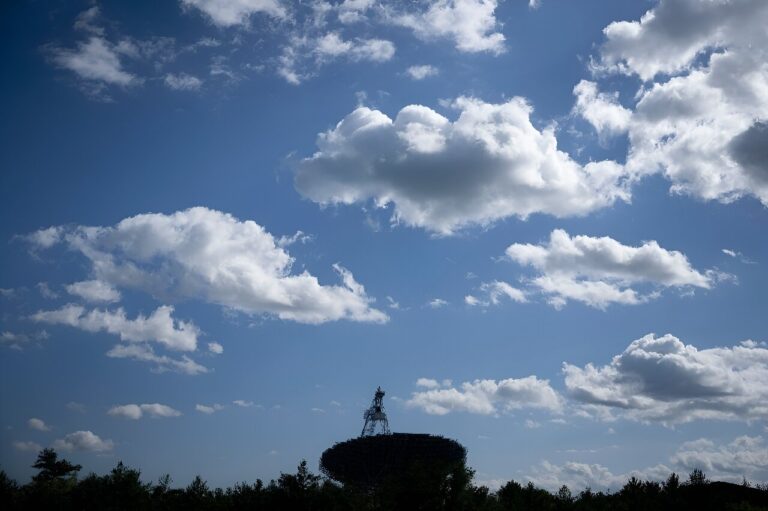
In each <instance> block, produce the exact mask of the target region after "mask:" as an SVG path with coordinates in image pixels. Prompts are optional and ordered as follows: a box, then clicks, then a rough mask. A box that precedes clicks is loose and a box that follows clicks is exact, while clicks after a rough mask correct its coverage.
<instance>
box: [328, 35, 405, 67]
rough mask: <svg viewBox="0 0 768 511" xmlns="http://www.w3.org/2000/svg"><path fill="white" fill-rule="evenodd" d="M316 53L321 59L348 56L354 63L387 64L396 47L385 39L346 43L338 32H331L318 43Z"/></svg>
mask: <svg viewBox="0 0 768 511" xmlns="http://www.w3.org/2000/svg"><path fill="white" fill-rule="evenodd" d="M315 52H316V53H317V55H318V56H319V57H320V58H321V59H326V58H330V59H334V58H338V57H342V56H346V57H348V58H349V59H350V60H352V61H353V62H357V61H363V60H365V61H370V62H386V61H387V60H390V59H391V58H392V57H393V56H394V54H395V45H394V44H392V42H391V41H386V40H383V39H356V40H355V41H354V42H353V41H345V40H344V39H342V38H341V36H339V34H338V33H337V32H330V33H328V34H326V35H324V36H322V37H320V38H319V39H318V40H317V41H316V46H315Z"/></svg>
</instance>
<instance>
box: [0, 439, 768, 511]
mask: <svg viewBox="0 0 768 511" xmlns="http://www.w3.org/2000/svg"><path fill="white" fill-rule="evenodd" d="M33 466H34V468H36V469H37V470H38V473H37V475H35V476H34V477H33V478H32V481H31V482H30V483H28V484H26V485H24V486H19V485H18V484H17V483H16V482H15V481H13V480H11V479H10V478H9V477H8V476H7V475H6V473H5V472H3V471H0V509H3V510H10V511H15V510H27V509H46V510H49V509H50V510H67V511H69V510H78V511H87V510H96V509H98V510H106V511H118V510H139V509H140V510H143V509H146V510H169V511H170V510H177V509H179V510H182V509H183V510H239V509H244V510H246V509H247V510H254V511H260V510H263V511H267V510H270V511H271V510H279V511H326V510H327V511H384V510H393V511H394V510H397V511H401V510H402V511H411V510H414V511H417V510H429V511H432V510H434V511H475V510H476V511H534V510H535V511H540V510H541V511H548V510H551V511H567V510H573V511H592V510H596V511H602V510H605V511H608V510H611V511H613V510H618V511H625V510H626V511H635V510H637V511H644V510H649V511H650V510H653V511H657V510H670V511H671V510H675V511H677V510H682V511H686V510H691V511H694V510H695V511H700V510H705V511H706V510H712V511H715V510H717V511H720V510H725V511H757V510H766V511H768V485H757V486H756V487H752V486H751V485H750V484H749V483H748V482H747V481H744V482H743V483H742V484H740V485H737V484H731V483H724V482H716V481H715V482H711V481H709V480H708V479H707V477H706V476H705V474H704V473H703V472H702V471H701V470H694V471H693V472H692V473H691V474H690V476H689V478H688V480H687V481H686V482H684V483H681V482H680V479H679V477H678V476H677V475H676V474H672V475H670V476H669V478H668V479H667V480H666V481H665V482H664V483H662V484H659V483H657V482H653V481H642V480H639V479H637V478H634V477H632V478H631V479H630V480H629V481H627V483H626V484H625V485H624V486H623V487H622V488H621V489H620V490H619V491H617V492H615V493H602V492H593V491H592V490H591V489H590V488H586V489H585V490H583V491H581V492H580V493H578V494H575V493H574V492H573V491H572V490H571V489H570V488H568V487H567V486H562V487H561V488H560V489H559V490H558V491H557V492H555V493H554V494H553V493H550V492H548V491H546V490H543V489H541V488H537V487H535V486H534V485H533V484H531V483H528V484H526V485H521V484H520V483H517V482H515V481H509V482H508V483H506V484H505V485H503V486H502V487H501V488H500V489H499V490H498V491H497V492H495V493H494V492H491V491H489V490H488V488H485V487H482V486H479V487H478V486H475V485H473V484H472V478H473V475H474V473H473V471H472V470H471V469H469V468H467V467H466V465H465V464H464V462H463V459H462V460H461V462H460V463H455V464H453V465H451V467H450V469H449V470H445V466H441V467H440V469H438V470H434V469H433V468H431V467H430V466H429V465H428V464H425V463H423V462H422V463H415V464H412V465H410V466H405V467H402V472H401V473H389V474H388V477H386V478H385V479H384V480H382V481H381V482H380V484H377V485H375V486H373V487H365V488H363V487H360V486H358V485H346V486H344V485H341V484H338V483H336V482H334V481H332V480H330V479H326V478H324V477H321V476H318V475H316V474H313V473H312V471H311V470H310V469H309V467H308V466H307V462H306V461H302V462H301V463H300V464H299V466H298V469H297V471H296V473H295V474H281V475H280V477H279V478H278V479H277V480H276V481H270V482H269V483H268V484H264V483H263V482H262V481H261V480H257V481H256V482H255V483H253V484H249V483H245V482H243V483H238V484H235V485H234V486H233V487H231V488H227V489H225V490H222V489H220V488H214V489H212V488H210V487H209V486H208V483H207V482H206V481H205V480H203V479H202V478H201V477H199V476H198V477H196V478H195V479H194V480H193V481H192V482H191V483H190V484H189V485H188V486H187V487H185V488H174V487H172V481H171V478H170V476H167V475H166V476H163V477H161V478H160V479H159V480H158V481H157V483H154V484H146V483H142V482H141V478H140V476H141V474H140V472H139V471H138V470H135V469H132V468H129V467H126V466H125V465H124V464H123V463H122V462H119V463H118V464H117V466H116V467H115V468H114V469H112V471H111V472H110V473H108V474H106V475H103V476H98V475H96V474H89V475H88V476H86V477H84V478H82V479H80V480H78V479H77V472H78V471H79V470H80V466H78V465H72V464H71V463H69V462H68V461H67V460H64V459H61V460H60V459H59V458H58V456H57V454H56V453H55V452H54V451H53V450H51V449H45V450H44V451H42V452H41V453H40V454H39V456H38V459H37V462H36V463H35V464H34V465H33Z"/></svg>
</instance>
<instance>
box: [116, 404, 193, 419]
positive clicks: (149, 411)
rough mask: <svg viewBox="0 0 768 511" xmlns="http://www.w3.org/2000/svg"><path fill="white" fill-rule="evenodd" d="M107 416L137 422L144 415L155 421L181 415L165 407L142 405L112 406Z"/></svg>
mask: <svg viewBox="0 0 768 511" xmlns="http://www.w3.org/2000/svg"><path fill="white" fill-rule="evenodd" d="M107 414H109V415H112V416H113V417H122V418H124V419H132V420H138V419H141V418H142V417H143V416H144V414H146V415H148V416H149V417H152V418H153V419H157V418H163V417H178V416H180V415H181V412H180V411H178V410H175V409H173V408H171V407H170V406H167V405H161V404H160V403H151V404H143V405H135V404H129V405H119V406H113V407H112V408H110V409H109V411H108V412H107Z"/></svg>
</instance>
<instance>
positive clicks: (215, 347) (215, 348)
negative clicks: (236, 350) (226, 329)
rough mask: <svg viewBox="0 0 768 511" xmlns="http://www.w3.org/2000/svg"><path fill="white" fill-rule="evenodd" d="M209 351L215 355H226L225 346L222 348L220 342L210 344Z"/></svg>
mask: <svg viewBox="0 0 768 511" xmlns="http://www.w3.org/2000/svg"><path fill="white" fill-rule="evenodd" d="M208 351H210V352H211V353H213V354H214V355H221V354H222V353H224V346H222V345H221V344H219V343H218V342H209V343H208Z"/></svg>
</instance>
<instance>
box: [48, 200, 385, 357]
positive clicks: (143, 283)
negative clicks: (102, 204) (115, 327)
mask: <svg viewBox="0 0 768 511" xmlns="http://www.w3.org/2000/svg"><path fill="white" fill-rule="evenodd" d="M65 238H66V240H65V243H66V245H67V246H68V247H69V248H70V249H72V250H76V251H79V252H81V253H82V254H83V255H84V256H85V257H86V258H87V259H88V260H89V261H90V263H91V271H92V273H93V274H94V276H95V277H96V278H97V279H98V280H101V281H103V282H106V283H109V284H111V285H113V286H115V287H125V288H134V289H140V290H143V291H146V292H148V293H150V294H152V295H154V296H156V297H163V298H165V297H172V298H176V299H184V298H188V299H200V300H204V301H207V302H209V303H214V304H217V305H221V306H224V307H228V308H232V309H235V310H238V311H241V312H245V313H248V314H267V315H270V316H276V317H278V318H281V319H285V320H292V321H298V322H301V323H311V324H317V323H324V322H327V321H336V320H340V319H348V320H352V321H368V322H376V323H383V322H386V321H387V320H388V319H389V318H388V316H387V315H386V314H385V313H383V312H381V311H379V310H377V309H374V308H372V307H371V305H370V304H371V302H372V301H373V300H372V299H371V298H369V297H368V296H367V295H366V293H365V289H364V288H363V286H362V285H360V284H359V283H358V282H357V281H355V279H354V277H353V276H352V273H350V272H349V271H348V270H347V269H345V268H343V267H342V266H340V265H338V264H337V265H334V269H335V270H336V273H337V274H338V275H339V277H340V279H341V281H342V285H321V284H320V283H319V282H318V279H317V278H316V277H314V276H312V275H310V274H309V272H307V271H304V272H302V273H299V274H293V273H292V272H291V270H292V265H293V263H294V259H293V258H292V257H291V256H290V254H288V252H287V251H286V250H285V249H284V248H282V247H280V246H278V245H277V242H276V240H275V238H274V237H273V236H272V235H271V234H270V233H268V232H267V231H266V230H265V229H264V228H263V227H262V226H260V225H258V224H257V223H255V222H253V221H240V220H238V219H236V218H235V217H233V216H231V215H228V214H225V213H222V212H220V211H215V210H211V209H207V208H201V207H199V208H192V209H188V210H184V211H179V212H176V213H173V214H171V215H164V214H143V215H137V216H134V217H130V218H126V219H124V220H122V221H121V222H119V223H118V224H117V225H115V226H114V227H84V226H79V227H75V228H71V229H69V230H68V231H67V234H66V236H65ZM170 310H171V309H169V308H168V307H167V306H164V307H160V308H159V309H158V310H157V311H156V312H155V313H154V315H153V316H158V317H157V318H155V319H156V320H157V321H156V323H162V324H163V325H164V326H165V327H166V328H165V329H164V332H163V333H164V338H165V341H163V340H161V339H158V340H160V341H161V342H165V343H166V344H168V345H169V346H171V347H182V346H185V347H188V348H193V347H194V340H196V334H197V329H196V327H194V325H192V324H191V323H183V322H179V329H178V330H176V331H174V330H173V328H172V325H173V321H172V320H171V319H170V317H169V315H170ZM62 311H68V312H69V313H70V316H72V315H74V316H75V318H74V319H68V321H71V322H75V323H79V322H85V319H89V318H90V316H92V315H94V314H95V315H96V316H99V317H101V316H108V315H110V314H111V315H115V313H108V312H100V311H94V312H92V313H89V314H87V315H85V316H84V318H79V316H81V315H82V314H83V311H82V310H78V308H77V307H75V306H68V307H67V308H65V309H63V310H62ZM120 312H121V311H120V310H118V314H117V315H118V316H119V315H120ZM65 319H67V318H65ZM149 319H152V318H149ZM122 321H123V322H125V321H126V320H124V318H123V320H122ZM136 321H137V320H135V322H136ZM58 322H65V321H64V320H59V321H58ZM129 322H130V321H129ZM182 341H184V342H182Z"/></svg>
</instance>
